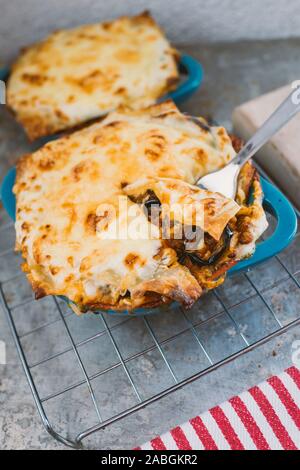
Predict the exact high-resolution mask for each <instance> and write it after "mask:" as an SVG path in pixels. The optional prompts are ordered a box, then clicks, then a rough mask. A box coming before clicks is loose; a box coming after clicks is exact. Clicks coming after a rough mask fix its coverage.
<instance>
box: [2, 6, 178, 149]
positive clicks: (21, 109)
mask: <svg viewBox="0 0 300 470" xmlns="http://www.w3.org/2000/svg"><path fill="white" fill-rule="evenodd" d="M122 20H129V21H130V24H132V25H133V26H138V25H149V26H151V27H153V28H154V29H155V30H156V31H159V32H160V34H161V35H162V36H165V34H164V32H163V30H162V29H161V28H160V27H159V25H158V24H157V23H156V21H155V20H154V18H153V17H152V16H151V14H150V12H149V11H144V12H142V13H140V14H138V15H136V16H133V17H128V16H122V17H119V18H117V19H116V20H113V21H109V22H104V23H102V24H103V26H104V28H105V29H107V30H109V29H111V28H112V27H113V26H114V24H116V23H117V22H118V21H122ZM60 32H61V31H56V32H54V33H53V35H52V36H53V37H54V36H55V34H56V33H60ZM52 36H50V37H49V38H46V39H44V40H43V41H41V42H40V43H38V44H33V45H31V46H29V47H25V48H23V49H22V50H21V53H20V56H19V59H18V60H17V62H16V63H15V64H13V66H12V68H11V74H10V77H9V79H8V84H7V90H8V93H7V107H8V108H9V109H10V110H11V111H12V112H13V114H14V116H15V118H16V120H17V121H18V122H19V123H20V124H21V125H22V126H23V127H24V129H25V132H26V134H27V136H28V138H29V140H30V141H34V140H36V139H39V138H41V137H45V136H49V135H52V134H55V133H60V132H64V131H73V130H76V129H79V128H80V127H81V126H85V125H88V124H90V123H92V122H93V121H95V120H98V119H102V118H103V117H105V113H104V112H102V111H100V110H99V116H97V117H95V118H83V119H81V120H80V119H77V122H75V123H74V122H70V118H69V116H68V115H66V114H64V113H63V112H62V109H61V103H57V104H56V106H54V105H53V104H51V103H50V104H49V103H46V107H45V109H43V111H42V112H41V111H40V108H43V103H39V95H38V92H37V96H33V97H32V99H33V98H34V99H35V100H37V103H36V102H35V101H34V100H33V101H32V102H31V103H30V106H29V102H27V101H28V100H27V99H25V100H20V99H17V101H16V98H18V93H16V94H14V93H12V94H11V83H12V77H13V76H14V72H16V71H17V70H18V67H19V64H20V63H21V62H22V60H23V59H24V57H26V55H27V54H29V53H30V52H31V50H34V49H35V48H36V49H37V50H38V48H39V47H41V48H42V47H47V42H48V40H50V43H51V38H52ZM166 53H167V54H168V55H169V56H170V57H172V59H173V66H172V67H171V69H176V64H177V63H178V62H179V58H180V54H179V52H178V51H177V50H176V49H175V48H173V47H171V46H170V45H169V48H168V50H167V52H166ZM171 69H170V71H169V76H168V77H167V78H165V76H164V77H163V78H162V79H161V81H160V83H158V84H157V86H155V89H154V88H153V90H152V91H151V96H152V94H153V103H155V101H156V100H157V99H159V98H160V97H161V96H163V95H165V94H166V93H168V92H170V91H172V90H174V89H175V88H176V87H177V84H178V82H179V71H178V70H177V72H176V70H171ZM22 77H23V81H24V82H27V83H28V85H29V86H35V87H37V88H39V87H41V86H44V85H45V86H46V85H47V81H51V80H52V78H51V74H50V75H48V74H47V70H45V71H43V70H42V69H41V71H40V72H38V73H32V74H31V73H30V74H29V73H24V74H23V75H22ZM124 92H125V95H126V90H123V89H122V90H121V89H120V91H118V90H115V91H114V93H116V94H118V93H119V94H121V95H122V93H123V94H124ZM71 98H72V96H71ZM73 98H74V95H73ZM124 100H125V101H124V103H125V104H127V105H131V102H128V99H127V98H126V99H125V98H124ZM15 101H16V102H15ZM22 101H23V105H21V104H20V103H21V102H22ZM42 101H43V100H42ZM131 101H132V100H131ZM143 106H144V105H143ZM46 108H48V110H46Z"/></svg>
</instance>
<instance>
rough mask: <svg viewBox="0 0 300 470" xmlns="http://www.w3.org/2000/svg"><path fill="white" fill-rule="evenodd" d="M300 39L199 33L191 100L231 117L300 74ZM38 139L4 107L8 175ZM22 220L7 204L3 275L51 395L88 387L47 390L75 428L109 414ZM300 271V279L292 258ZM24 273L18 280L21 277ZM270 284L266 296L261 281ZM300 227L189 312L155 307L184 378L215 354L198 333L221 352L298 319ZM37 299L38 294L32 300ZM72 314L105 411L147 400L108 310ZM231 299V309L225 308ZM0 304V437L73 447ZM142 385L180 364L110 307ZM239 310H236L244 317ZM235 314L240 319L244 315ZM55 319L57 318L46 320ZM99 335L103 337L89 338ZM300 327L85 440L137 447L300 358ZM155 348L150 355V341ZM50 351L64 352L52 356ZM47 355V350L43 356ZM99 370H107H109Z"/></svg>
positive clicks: (1, 148)
mask: <svg viewBox="0 0 300 470" xmlns="http://www.w3.org/2000/svg"><path fill="white" fill-rule="evenodd" d="M299 46H300V40H296V39H294V40H289V41H282V40H280V41H274V42H273V41H271V42H269V41H267V42H258V41H257V42H245V43H241V44H216V45H205V44H197V45H192V46H185V47H184V48H183V47H182V50H184V51H186V52H189V53H191V54H193V55H194V56H195V57H197V58H198V59H199V60H200V59H201V61H202V62H203V65H204V69H205V82H204V84H203V87H202V88H201V89H200V90H199V91H198V92H197V94H196V95H195V96H194V97H193V98H192V99H191V100H190V101H189V102H187V103H185V104H184V105H182V109H183V110H184V111H188V112H190V113H192V114H198V115H199V114H204V115H209V116H211V117H213V118H215V119H216V120H217V121H219V122H221V123H223V124H225V125H227V126H229V127H230V115H231V112H232V109H233V108H234V106H235V105H237V104H239V103H240V102H241V101H244V100H246V99H248V98H251V97H254V96H256V95H257V94H259V93H261V92H264V91H267V90H269V89H272V88H273V87H276V86H279V85H282V84H284V83H287V82H289V81H291V80H293V79H295V78H298V77H299V74H300V66H299V62H298V60H297V57H298V51H299ZM29 149H30V146H29V145H28V143H27V141H26V139H25V137H24V134H23V132H22V130H21V129H20V128H19V126H18V125H17V124H15V122H14V121H13V119H12V118H11V117H10V116H9V114H8V113H7V111H6V110H5V109H1V110H0V155H1V159H0V172H1V175H4V173H5V171H6V170H7V168H8V167H9V166H11V165H13V164H14V163H15V162H16V160H17V158H18V156H19V155H20V154H22V153H23V152H26V151H28V150H29ZM13 238H14V234H13V227H12V224H11V223H10V222H9V219H8V217H7V216H6V215H5V213H4V212H3V210H0V282H1V283H2V288H3V291H4V294H5V298H6V301H7V302H8V304H9V306H10V308H11V309H12V315H13V318H14V321H15V323H16V326H17V329H18V332H19V334H20V336H21V342H22V345H23V348H24V351H25V352H26V355H27V358H28V361H29V363H30V365H31V367H32V374H33V376H34V379H35V381H36V384H37V388H38V392H39V393H40V395H41V397H42V398H44V399H47V397H49V395H51V394H58V393H59V392H60V391H61V390H62V389H63V388H64V387H68V386H72V385H74V384H77V387H76V388H74V389H73V390H72V391H69V392H67V393H65V394H63V395H56V396H55V397H54V398H52V399H49V400H47V401H46V402H45V410H46V412H47V414H48V416H49V419H50V421H51V423H53V425H54V427H55V429H56V430H57V431H58V432H61V433H62V434H63V435H64V436H69V437H74V435H76V433H77V432H80V431H81V430H83V429H86V428H87V427H89V426H91V425H94V424H96V423H97V415H96V413H95V411H94V408H93V404H92V402H91V398H90V396H89V392H88V389H87V387H86V385H85V383H84V379H83V376H82V372H81V371H80V369H79V367H78V362H77V360H76V357H75V356H74V353H73V352H72V348H71V345H70V342H69V340H68V337H67V336H66V330H65V327H64V324H63V322H62V319H61V317H60V316H59V313H58V311H57V309H56V307H55V305H54V301H53V299H44V300H41V301H39V302H35V301H33V300H32V294H31V291H30V289H29V287H28V285H27V283H26V280H25V279H24V277H23V275H22V274H20V269H19V263H20V258H19V256H17V255H16V254H14V253H13V252H12V251H11V247H12V246H13ZM280 261H281V262H283V263H284V264H285V265H286V266H287V268H288V269H289V270H290V271H291V272H292V273H293V274H294V275H295V279H296V281H295V280H293V279H291V278H290V276H289V273H288V272H287V271H286V269H284V267H283V266H282V264H281V262H280ZM13 277H15V279H14V282H13V283H12V282H11V281H9V280H10V279H11V278H13ZM250 281H251V282H252V283H253V284H254V285H255V287H256V288H257V290H258V292H259V293H260V294H262V295H263V298H264V299H265V303H264V302H263V301H262V299H261V297H260V296H259V295H258V294H257V291H256V290H255V289H254V288H253V285H252V283H251V282H250ZM299 281H300V235H299V234H298V236H297V238H296V240H295V241H294V243H293V244H292V245H291V246H290V247H289V248H288V249H287V250H286V251H285V252H284V253H282V254H281V255H280V257H279V258H278V259H273V260H270V261H269V262H267V263H265V264H263V265H261V266H260V267H257V268H256V269H253V270H252V271H251V272H250V273H249V274H248V277H247V276H245V275H244V274H240V275H237V276H235V277H232V278H228V279H227V281H226V283H225V285H224V286H222V287H221V288H219V289H218V297H219V298H216V297H215V296H214V295H213V294H209V295H207V296H206V297H204V298H203V299H201V301H200V302H199V303H198V304H197V305H196V306H195V307H194V308H193V309H192V310H190V311H189V312H186V315H185V316H184V315H183V314H182V312H181V310H179V309H175V310H172V311H169V312H163V314H161V315H160V316H153V317H149V325H150V327H151V328H152V331H153V332H154V333H155V335H156V337H157V339H158V340H159V341H160V343H161V347H162V349H163V352H164V354H165V357H166V358H167V360H168V361H169V363H170V365H171V368H172V372H173V374H174V375H175V376H176V377H177V378H178V380H182V379H184V378H186V377H188V376H190V375H192V374H193V373H195V372H197V371H200V370H204V369H205V368H206V367H207V366H208V365H209V362H208V359H207V357H206V356H205V355H204V354H203V351H202V350H201V348H200V347H199V343H198V341H197V339H196V337H195V336H194V335H193V334H192V331H191V325H193V326H194V328H195V331H196V334H197V337H198V339H200V340H201V341H202V343H203V345H204V346H205V348H206V350H207V352H208V354H209V356H210V358H211V360H212V361H213V362H214V363H215V362H217V361H220V360H222V359H223V358H225V357H226V356H228V355H229V354H230V353H234V352H237V351H239V350H241V348H243V347H244V342H243V339H242V337H241V333H242V334H243V336H244V338H246V340H247V342H248V343H249V344H253V343H254V342H255V341H256V340H258V339H259V338H261V337H262V336H265V335H267V334H269V333H272V332H273V331H274V330H276V329H277V328H278V323H277V322H276V319H275V317H274V315H273V314H272V313H271V311H270V308H269V307H272V309H273V311H274V313H275V316H276V317H277V319H278V320H279V321H280V322H281V323H282V324H283V325H286V324H288V323H289V322H291V321H292V320H294V319H296V318H299V316H300V309H299V305H300V289H299V287H298V285H297V282H299ZM24 300H26V302H27V303H26V305H25V306H23V307H20V303H21V302H23V301H24ZM62 308H63V314H64V318H65V320H66V322H67V325H68V327H69V329H70V331H71V334H72V336H73V338H74V341H75V342H76V344H77V345H78V352H79V355H80V357H81V360H82V361H83V363H84V365H85V366H86V368H87V372H88V375H89V376H90V378H91V384H92V387H93V391H94V394H95V399H96V401H97V404H98V406H99V410H100V412H101V416H102V418H103V419H106V418H109V417H111V416H113V415H115V414H117V413H118V412H120V411H122V410H124V409H126V408H128V407H130V406H133V405H134V404H136V403H137V401H138V397H137V394H136V393H135V391H134V390H133V388H132V386H131V385H130V382H129V380H128V376H126V374H125V372H124V370H123V368H122V366H120V364H119V360H118V357H117V356H116V352H115V349H114V347H113V344H112V342H111V340H110V339H109V337H108V334H107V332H106V331H105V325H104V324H103V322H102V321H101V318H100V317H95V316H91V315H87V316H84V317H81V318H78V317H76V316H75V315H74V314H72V313H70V311H69V310H68V309H67V308H66V307H65V306H63V304H62ZM224 308H226V309H228V312H229V314H230V316H229V315H228V312H226V311H225V310H224ZM3 313H4V312H3V311H2V310H0V340H2V341H5V342H6V345H7V364H6V365H0V449H65V447H64V446H62V445H61V444H58V443H56V442H55V441H54V440H53V438H51V437H50V436H49V435H48V434H47V433H46V431H45V430H44V428H43V426H42V424H41V421H40V418H39V416H38V413H37V410H36V408H35V405H34V402H33V398H32V396H31V393H30V390H29V387H28V384H27V382H26V379H25V376H24V373H23V371H22V368H21V366H20V362H19V359H18V357H17V353H16V350H15V347H14V344H13V341H12V337H11V334H10V332H9V329H8V326H7V323H6V320H5V318H4V314H3ZM105 318H106V321H107V322H108V324H109V325H110V328H111V333H112V337H113V339H114V341H115V342H116V344H117V345H118V347H119V349H120V352H121V354H122V357H123V359H124V361H125V362H126V366H127V370H128V372H129V374H130V375H131V378H132V380H134V383H135V385H136V389H137V392H138V394H139V395H140V397H141V398H142V399H147V398H148V397H150V396H152V395H153V394H155V393H157V392H159V391H161V390H163V389H165V388H167V387H169V386H170V385H172V384H173V383H174V379H173V377H172V374H171V373H170V370H169V369H168V367H167V366H166V363H165V362H164V360H163V358H162V356H161V354H160V353H159V351H158V349H157V348H156V347H155V345H154V343H153V337H152V336H151V334H150V333H149V329H148V328H147V327H146V326H145V324H144V322H143V321H142V320H141V319H126V321H125V322H124V319H122V318H121V319H120V318H112V317H109V316H107V315H106V317H105ZM233 320H234V321H233ZM234 322H235V323H234ZM46 325H48V326H46ZM91 335H95V338H94V339H92V340H91V341H88V338H90V337H91ZM299 339H300V327H295V328H293V329H292V330H290V331H289V332H287V333H285V334H284V335H281V336H280V337H277V338H276V339H274V340H272V341H270V342H268V343H267V344H265V345H264V346H262V347H260V348H257V349H256V350H254V351H252V352H250V353H247V354H246V355H244V356H242V357H240V358H239V359H236V360H235V361H233V362H232V363H230V364H228V365H226V366H222V367H221V368H220V369H218V370H216V371H214V372H211V373H209V374H208V375H206V376H204V377H202V378H201V379H199V380H197V381H196V382H194V383H192V384H190V385H187V386H185V387H184V388H182V389H180V390H178V391H176V392H174V393H172V394H171V395H169V396H167V397H165V398H163V399H162V400H161V401H159V402H156V403H153V404H152V405H150V406H148V407H147V408H145V409H143V410H140V411H139V412H137V413H135V414H133V415H131V416H128V417H127V418H124V419H122V420H120V421H118V422H116V423H114V424H113V425H111V426H108V427H107V428H106V429H105V430H102V431H99V432H98V433H97V434H96V435H94V436H92V437H91V438H88V439H87V440H86V441H85V445H86V446H87V447H88V448H94V449H113V448H121V449H127V448H132V447H134V446H136V445H138V444H140V443H142V442H144V441H145V440H148V439H150V438H151V437H153V436H155V435H156V434H159V433H162V432H164V431H166V430H168V429H169V428H170V427H172V426H175V425H177V424H179V423H181V422H183V421H185V420H186V419H188V418H190V417H192V416H195V415H196V414H198V413H201V412H203V411H205V410H206V409H208V408H209V407H211V406H214V405H216V404H217V403H219V402H221V401H223V400H225V399H227V398H229V397H230V396H232V395H233V394H236V393H239V392H241V391H243V390H244V389H246V388H248V387H250V386H252V385H254V384H255V383H257V382H258V381H260V380H263V379H265V378H266V377H267V376H269V375H271V374H276V373H278V372H280V371H282V370H283V369H284V368H285V367H288V366H289V365H291V362H292V344H293V342H294V341H295V340H299ZM141 351H144V352H143V354H141V355H138V353H139V352H141ZM49 355H52V356H53V357H52V359H50V360H46V359H47V358H48V357H49ZM43 360H46V362H42V363H40V362H41V361H43ZM99 372H102V374H101V375H99Z"/></svg>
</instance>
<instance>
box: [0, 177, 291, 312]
mask: <svg viewBox="0 0 300 470" xmlns="http://www.w3.org/2000/svg"><path fill="white" fill-rule="evenodd" d="M15 178H16V169H15V168H11V169H10V170H9V172H8V173H7V174H6V176H5V177H4V179H3V182H2V186H1V191H0V196H1V200H2V204H3V207H4V208H5V210H6V212H7V213H8V215H9V216H10V217H11V218H12V219H13V220H14V219H15V214H16V200H15V195H14V194H13V192H12V188H13V185H14V182H15ZM261 182H262V187H263V191H264V207H265V209H266V210H267V211H268V212H269V213H271V214H272V215H273V216H274V217H275V219H276V221H277V225H276V228H275V230H274V232H273V233H272V234H271V235H270V237H268V238H267V239H266V240H263V241H261V242H260V243H258V244H257V247H256V250H255V253H254V255H253V256H252V257H251V258H249V259H247V260H244V261H240V262H239V263H237V264H236V265H235V266H234V267H233V268H231V269H230V271H229V274H233V273H237V272H240V271H245V270H247V269H249V268H252V267H253V266H256V265H257V264H259V263H262V262H263V261H266V260H267V259H269V258H272V257H273V256H275V255H276V254H277V253H279V252H280V251H282V250H284V248H286V247H287V246H288V245H289V244H290V243H291V241H292V240H293V238H294V236H295V235H296V231H297V216H296V213H295V211H294V209H293V206H292V205H291V203H290V202H289V201H288V199H287V198H286V197H285V196H284V195H283V194H282V192H281V191H280V190H279V189H278V188H276V187H275V186H274V185H272V184H271V183H269V182H268V181H267V180H266V179H264V178H261ZM64 300H66V301H67V302H70V301H69V300H68V299H66V298H64ZM155 311H156V312H157V311H158V309H149V310H146V309H138V310H136V311H135V312H134V313H131V312H116V311H114V310H109V311H107V312H106V313H110V314H113V315H126V314H127V313H128V314H130V315H133V316H142V315H146V314H150V313H154V312H155Z"/></svg>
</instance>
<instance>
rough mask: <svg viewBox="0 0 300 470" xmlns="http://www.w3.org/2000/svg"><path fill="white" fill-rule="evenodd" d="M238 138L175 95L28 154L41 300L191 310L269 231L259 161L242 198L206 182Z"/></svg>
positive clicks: (27, 202) (24, 212) (30, 222)
mask: <svg viewBox="0 0 300 470" xmlns="http://www.w3.org/2000/svg"><path fill="white" fill-rule="evenodd" d="M238 146H239V142H238V141H237V140H236V139H232V138H230V137H229V135H228V134H227V132H226V130H225V129H224V128H223V127H216V126H209V125H208V124H207V123H206V122H205V120H203V119H201V118H199V119H190V118H189V117H188V116H186V115H184V114H182V113H180V111H179V110H178V109H177V108H176V106H175V105H174V104H173V103H172V102H171V101H167V102H164V103H162V104H158V105H153V106H150V107H148V108H145V109H142V110H137V111H133V110H127V109H120V110H118V111H115V112H112V113H110V114H109V115H108V116H107V117H106V118H105V119H104V120H102V121H101V122H97V123H94V124H92V125H90V126H88V127H85V128H84V129H81V130H79V131H77V132H75V133H73V134H70V135H67V136H64V137H62V138H60V139H58V140H55V141H52V142H49V143H47V144H46V145H44V146H43V147H42V148H41V149H39V150H38V151H36V152H34V153H31V154H28V155H25V156H23V157H22V158H21V159H20V161H19V163H18V165H17V177H16V183H15V186H14V193H15V195H16V201H17V214H16V249H17V250H19V251H21V252H22V255H23V258H24V263H23V270H24V271H25V272H26V274H27V277H28V280H29V282H30V283H31V285H32V288H33V290H34V292H35V296H36V298H37V299H38V298H41V297H43V296H46V295H60V296H64V297H67V298H68V299H69V301H70V302H71V304H72V305H73V307H74V309H75V310H76V311H77V312H85V311H88V310H92V311H97V310H105V309H113V310H120V311H122V310H129V311H132V310H134V309H136V308H139V307H154V306H159V305H162V304H164V303H169V302H171V301H178V302H180V303H181V304H182V305H183V306H184V307H191V306H192V305H193V303H194V302H195V301H196V300H197V299H199V298H200V297H201V295H202V294H203V293H204V292H206V291H208V290H210V289H213V288H215V287H217V286H218V285H220V284H221V283H222V282H223V281H224V278H225V274H226V271H228V269H230V268H231V267H232V266H233V265H234V264H236V263H237V262H238V261H239V260H241V259H243V258H246V257H249V256H251V255H252V253H253V252H254V250H255V243H256V241H257V239H258V238H259V237H260V236H261V234H262V233H263V231H264V230H265V229H266V227H267V221H266V217H265V213H264V210H263V207H262V200H263V194H262V188H261V185H260V180H259V176H258V174H257V171H256V170H255V168H254V167H253V166H252V164H251V163H247V164H246V165H245V166H244V167H243V169H242V171H241V173H240V175H239V180H238V190H237V195H236V200H232V199H228V198H226V197H224V196H222V195H221V194H219V193H212V192H209V191H206V190H203V189H201V188H199V187H197V186H195V183H196V181H197V180H198V179H199V178H200V177H201V176H202V175H204V174H207V173H208V172H211V171H213V170H216V169H218V168H221V167H223V166H224V165H225V164H226V163H227V162H228V161H230V160H231V159H232V158H233V157H234V156H235V154H236V152H235V150H238ZM168 207H171V210H170V211H168V210H167V208H168ZM181 209H183V211H181ZM182 213H184V214H185V216H184V217H182ZM166 221H167V222H168V223H167V224H166V223H165V222H166ZM166 227H167V235H166V233H165V232H166V230H165V229H166ZM180 231H181V232H180ZM178 233H181V234H182V235H180V236H178ZM149 234H150V236H149Z"/></svg>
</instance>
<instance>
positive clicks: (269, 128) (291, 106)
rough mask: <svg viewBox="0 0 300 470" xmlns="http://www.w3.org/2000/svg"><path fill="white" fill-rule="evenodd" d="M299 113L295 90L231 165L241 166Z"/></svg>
mask: <svg viewBox="0 0 300 470" xmlns="http://www.w3.org/2000/svg"><path fill="white" fill-rule="evenodd" d="M299 111H300V92H299V88H298V89H295V90H294V91H293V92H292V93H291V94H290V95H289V96H288V97H287V98H286V99H285V100H284V101H283V102H282V103H281V104H280V105H279V107H278V108H277V109H276V110H275V111H274V113H273V114H272V115H271V116H270V117H269V118H268V119H267V120H266V122H265V123H264V124H263V125H262V126H261V127H260V128H259V129H258V131H257V132H256V133H255V134H254V135H253V136H252V137H251V139H250V140H248V142H247V143H246V144H245V145H244V147H243V148H242V149H241V150H240V152H239V153H238V154H237V156H236V157H235V158H234V159H233V160H231V163H235V164H237V165H243V164H244V163H246V161H247V160H249V158H251V157H253V155H254V154H255V153H256V152H257V151H258V150H259V149H260V148H261V147H262V146H263V145H264V144H265V143H266V142H267V141H268V140H269V139H270V138H271V137H272V136H273V135H274V134H276V132H277V131H279V129H281V128H282V127H283V126H284V125H285V124H286V123H287V122H288V121H289V120H290V119H292V117H294V116H295V114H297V113H298V112H299Z"/></svg>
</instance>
